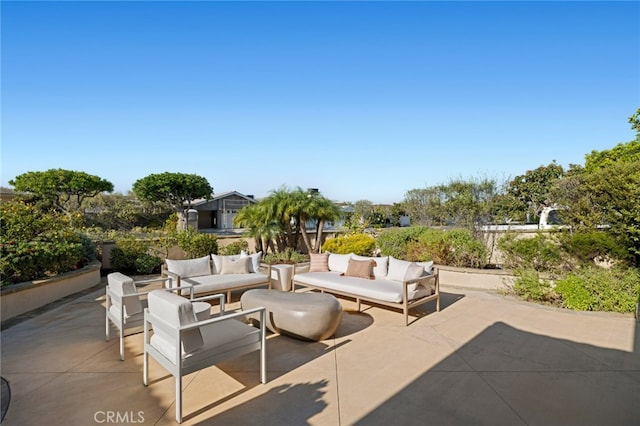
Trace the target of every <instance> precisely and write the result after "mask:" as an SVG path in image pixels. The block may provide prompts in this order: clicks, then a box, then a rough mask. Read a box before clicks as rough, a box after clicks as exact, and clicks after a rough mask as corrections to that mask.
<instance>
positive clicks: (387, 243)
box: [376, 226, 429, 259]
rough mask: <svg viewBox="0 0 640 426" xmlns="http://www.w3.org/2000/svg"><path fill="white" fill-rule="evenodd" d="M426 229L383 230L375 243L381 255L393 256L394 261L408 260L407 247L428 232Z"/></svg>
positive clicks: (414, 227) (419, 227)
mask: <svg viewBox="0 0 640 426" xmlns="http://www.w3.org/2000/svg"><path fill="white" fill-rule="evenodd" d="M428 229H429V228H426V227H423V226H411V227H408V228H392V229H385V230H384V231H382V232H381V233H380V235H378V238H377V239H376V242H377V244H378V247H379V248H380V252H381V253H382V254H383V255H385V256H393V257H395V258H396V259H408V258H409V251H408V246H409V245H410V243H412V242H417V241H418V239H419V238H420V236H421V235H422V234H423V233H424V232H428Z"/></svg>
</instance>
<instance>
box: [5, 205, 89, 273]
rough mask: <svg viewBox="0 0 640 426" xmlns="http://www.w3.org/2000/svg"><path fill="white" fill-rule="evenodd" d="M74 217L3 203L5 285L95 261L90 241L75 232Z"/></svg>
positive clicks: (61, 271)
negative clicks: (91, 255)
mask: <svg viewBox="0 0 640 426" xmlns="http://www.w3.org/2000/svg"><path fill="white" fill-rule="evenodd" d="M72 219H73V218H72V217H70V216H69V215H63V214H60V213H55V212H43V211H41V210H39V209H37V208H36V207H34V206H31V205H27V204H24V203H22V202H15V201H14V202H5V203H1V204H0V277H1V278H2V285H7V284H11V283H17V282H21V281H30V280H34V279H38V278H45V277H48V276H52V275H56V274H59V273H63V272H68V271H71V270H73V269H76V268H78V267H80V266H83V263H86V261H87V260H91V259H90V258H88V257H87V256H89V255H90V252H91V248H90V244H89V243H88V242H86V241H84V240H83V239H82V237H81V236H80V235H79V234H77V233H76V232H75V231H74V229H73V227H72ZM94 253H95V250H94Z"/></svg>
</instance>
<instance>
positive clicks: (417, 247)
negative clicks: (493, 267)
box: [377, 226, 488, 268]
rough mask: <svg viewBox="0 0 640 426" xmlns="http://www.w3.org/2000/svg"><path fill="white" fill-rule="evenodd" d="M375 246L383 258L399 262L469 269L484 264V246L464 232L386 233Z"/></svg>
mask: <svg viewBox="0 0 640 426" xmlns="http://www.w3.org/2000/svg"><path fill="white" fill-rule="evenodd" d="M377 242H378V247H380V251H381V253H382V254H383V255H385V256H393V257H395V258H398V259H406V260H411V261H428V260H433V261H434V262H435V263H438V264H441V265H450V266H461V267H469V268H482V267H484V265H485V264H486V260H487V252H488V250H487V248H486V246H485V245H484V243H483V242H482V241H480V240H478V239H476V238H475V237H474V236H473V234H472V233H471V231H469V230H467V229H452V230H440V229H432V228H427V227H422V226H414V227H411V228H401V229H389V230H385V231H384V232H382V233H381V234H380V235H379V236H378V240H377Z"/></svg>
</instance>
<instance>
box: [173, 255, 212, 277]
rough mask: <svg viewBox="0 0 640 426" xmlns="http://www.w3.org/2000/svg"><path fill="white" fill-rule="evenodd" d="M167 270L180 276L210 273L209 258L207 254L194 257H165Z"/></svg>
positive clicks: (196, 275) (197, 275)
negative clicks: (184, 258) (178, 258)
mask: <svg viewBox="0 0 640 426" xmlns="http://www.w3.org/2000/svg"><path fill="white" fill-rule="evenodd" d="M165 262H166V263H167V270H168V271H169V272H172V273H174V274H176V275H180V277H181V278H190V277H199V276H201V275H209V274H211V260H210V257H209V256H203V257H198V258H196V259H186V260H177V259H166V260H165Z"/></svg>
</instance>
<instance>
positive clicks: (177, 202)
mask: <svg viewBox="0 0 640 426" xmlns="http://www.w3.org/2000/svg"><path fill="white" fill-rule="evenodd" d="M133 193H134V194H135V195H136V197H138V198H139V199H141V200H143V201H150V202H156V201H163V202H166V203H168V204H170V205H171V206H173V208H174V209H175V210H176V211H177V212H183V211H184V210H185V209H189V208H191V203H192V202H193V201H194V200H197V199H199V198H206V199H208V198H210V197H211V195H212V194H213V188H212V187H211V185H209V182H208V181H207V179H206V178H204V177H202V176H198V175H195V174H187V173H171V172H164V173H157V174H150V175H148V176H146V177H143V178H142V179H138V180H137V181H135V182H134V184H133Z"/></svg>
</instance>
